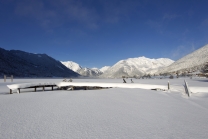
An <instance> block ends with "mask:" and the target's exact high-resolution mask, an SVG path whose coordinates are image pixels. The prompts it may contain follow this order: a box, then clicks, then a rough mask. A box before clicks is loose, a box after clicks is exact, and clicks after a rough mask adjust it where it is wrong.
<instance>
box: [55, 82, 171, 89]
mask: <svg viewBox="0 0 208 139" xmlns="http://www.w3.org/2000/svg"><path fill="white" fill-rule="evenodd" d="M56 85H57V86H59V87H63V86H90V87H93V86H99V87H116V88H141V89H156V88H160V89H167V86H164V85H152V84H138V83H98V82H60V83H56Z"/></svg>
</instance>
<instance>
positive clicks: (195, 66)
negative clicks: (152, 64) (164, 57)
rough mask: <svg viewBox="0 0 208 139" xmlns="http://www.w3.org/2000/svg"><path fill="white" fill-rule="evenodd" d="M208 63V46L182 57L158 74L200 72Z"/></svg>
mask: <svg viewBox="0 0 208 139" xmlns="http://www.w3.org/2000/svg"><path fill="white" fill-rule="evenodd" d="M206 62H208V44H207V45H205V46H203V47H201V48H199V49H198V50H196V51H194V52H192V53H190V54H188V55H186V56H184V57H182V58H181V59H179V60H177V61H176V62H174V63H173V64H171V65H170V66H168V67H166V68H164V69H162V70H161V71H160V72H158V73H171V72H177V71H178V72H185V71H189V72H194V71H197V70H200V69H201V68H202V67H203V66H204V65H205V64H206Z"/></svg>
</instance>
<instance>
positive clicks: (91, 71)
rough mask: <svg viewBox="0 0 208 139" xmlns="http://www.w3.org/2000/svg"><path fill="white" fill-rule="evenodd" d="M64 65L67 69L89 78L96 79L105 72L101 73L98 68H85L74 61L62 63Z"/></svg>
mask: <svg viewBox="0 0 208 139" xmlns="http://www.w3.org/2000/svg"><path fill="white" fill-rule="evenodd" d="M61 63H62V64H63V65H65V66H66V67H67V68H69V69H71V70H73V71H75V72H77V73H79V74H80V75H82V76H89V77H92V76H93V77H94V76H99V75H101V74H102V73H103V72H102V71H100V70H99V69H98V68H83V67H82V66H80V65H79V64H77V63H75V62H73V61H66V62H64V61H61Z"/></svg>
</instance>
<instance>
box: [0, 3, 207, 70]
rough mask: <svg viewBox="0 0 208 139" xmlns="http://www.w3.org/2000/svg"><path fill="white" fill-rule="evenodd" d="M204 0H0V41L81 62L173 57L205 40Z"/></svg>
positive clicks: (0, 44)
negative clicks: (140, 57)
mask: <svg viewBox="0 0 208 139" xmlns="http://www.w3.org/2000/svg"><path fill="white" fill-rule="evenodd" d="M207 7H208V1H207V0H0V47H1V48H4V49H7V50H11V49H15V50H22V51H26V52H30V53H45V54H48V55H50V56H52V57H53V58H55V59H57V60H60V61H69V60H71V61H74V62H77V63H79V64H80V65H81V66H84V67H98V68H101V67H102V66H107V65H109V66H112V65H113V64H115V63H116V62H117V61H119V60H121V59H126V58H133V57H139V56H145V57H148V58H161V57H165V58H171V59H173V60H177V59H179V58H181V57H182V56H184V55H185V54H187V53H190V52H191V51H193V50H195V49H198V48H200V47H202V46H203V45H205V44H207V43H208V8H207Z"/></svg>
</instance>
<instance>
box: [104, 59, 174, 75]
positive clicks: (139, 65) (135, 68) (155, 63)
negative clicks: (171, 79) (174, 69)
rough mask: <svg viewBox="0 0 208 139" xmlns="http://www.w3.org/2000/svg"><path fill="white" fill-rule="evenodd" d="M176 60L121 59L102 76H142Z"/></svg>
mask: <svg viewBox="0 0 208 139" xmlns="http://www.w3.org/2000/svg"><path fill="white" fill-rule="evenodd" d="M173 62H174V61H173V60H171V59H167V58H159V59H149V58H146V57H138V58H129V59H126V60H121V61H119V62H117V63H116V64H115V65H113V66H112V67H111V68H109V69H108V70H107V71H105V73H104V74H103V75H101V77H105V78H120V77H122V76H127V77H128V76H130V77H133V76H141V75H144V74H147V73H151V71H152V70H154V72H156V71H157V70H158V69H159V68H162V67H165V66H168V65H170V64H172V63H173Z"/></svg>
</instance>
